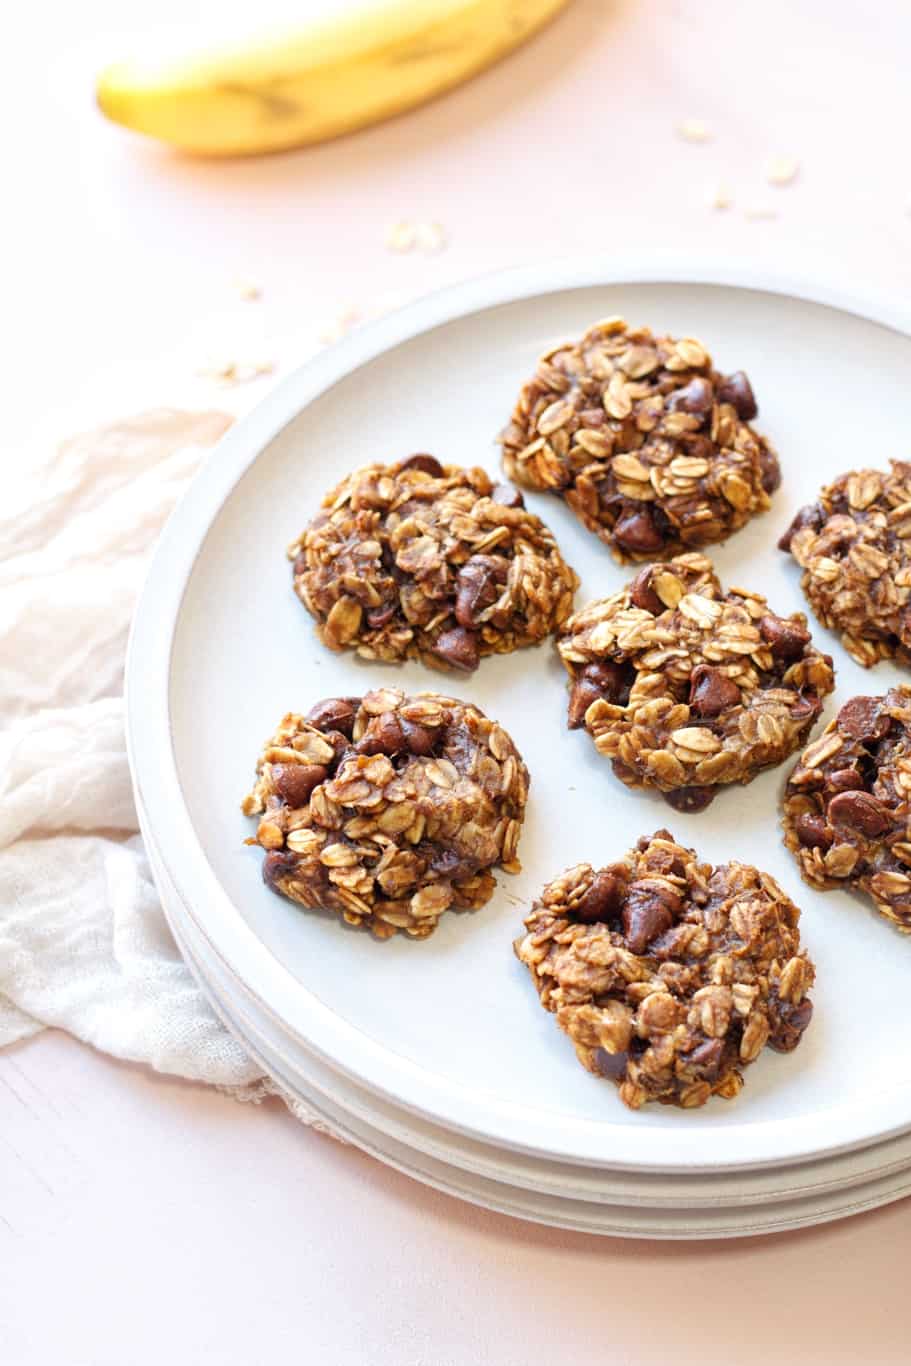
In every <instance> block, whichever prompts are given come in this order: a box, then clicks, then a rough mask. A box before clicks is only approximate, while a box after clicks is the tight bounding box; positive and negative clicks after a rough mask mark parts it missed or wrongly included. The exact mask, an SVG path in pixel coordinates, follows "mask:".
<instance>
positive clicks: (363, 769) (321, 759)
mask: <svg viewBox="0 0 911 1366" xmlns="http://www.w3.org/2000/svg"><path fill="white" fill-rule="evenodd" d="M256 772H257V778H256V784H255V786H254V788H253V791H252V792H251V793H250V794H249V796H247V797H246V798H245V799H244V802H243V811H244V813H245V814H246V815H248V816H258V817H259V823H258V826H257V831H256V836H255V838H253V839H251V840H248V841H247V842H248V843H249V844H258V845H260V846H261V847H262V848H263V849H265V850H266V857H265V860H264V862H263V879H264V881H265V882H266V883H267V885H268V886H270V887H272V888H273V890H275V891H277V892H281V893H282V894H283V895H284V896H287V897H290V898H291V900H292V901H298V902H300V904H301V905H302V906H308V907H318V906H321V907H324V908H325V909H327V910H331V911H338V912H339V913H340V914H341V916H342V917H343V919H345V920H346V921H347V922H348V923H349V924H350V925H367V926H368V927H369V928H370V929H371V930H372V931H373V933H374V934H375V935H376V936H377V938H379V939H388V938H389V936H390V935H392V934H394V933H395V931H396V930H397V929H400V930H404V931H405V933H406V934H409V935H411V936H412V938H414V939H424V938H426V936H427V935H428V934H430V933H431V932H432V931H433V930H434V929H435V927H436V924H437V921H438V920H439V918H440V916H441V915H442V914H443V912H444V911H445V910H447V909H448V908H449V907H459V908H461V909H463V910H471V911H476V910H479V909H480V907H481V906H483V905H485V904H486V902H487V901H489V900H490V897H491V895H492V893H493V890H494V886H495V883H494V877H493V873H492V872H491V869H492V868H495V867H497V866H499V867H501V868H503V869H504V870H505V871H506V872H509V873H515V872H518V871H519V868H520V865H519V862H518V859H517V858H516V845H517V843H518V839H519V832H520V830H521V827H522V821H523V818H524V815H525V802H526V799H527V796H528V770H527V769H526V767H525V765H524V763H523V762H522V759H521V756H520V755H519V752H518V750H517V749H516V747H515V745H514V744H513V742H512V740H511V739H510V737H509V736H508V735H507V734H506V732H505V730H503V729H502V728H501V727H500V726H498V725H497V724H496V723H495V722H494V721H489V720H488V719H487V717H486V716H485V715H484V714H483V712H480V711H478V709H477V707H473V706H471V705H470V704H469V703H467V702H459V701H457V700H456V699H455V698H452V697H441V696H439V695H438V694H436V693H418V694H417V696H416V697H406V696H405V694H404V693H402V692H399V691H398V690H397V689H394V688H380V689H377V690H376V691H375V692H369V693H367V694H366V695H365V696H364V697H334V698H328V699H327V700H325V701H323V702H318V703H317V704H316V706H315V707H313V708H312V709H311V711H309V712H308V713H307V715H306V716H299V715H298V714H297V713H295V712H289V713H288V715H287V716H285V717H284V718H283V719H282V721H281V722H280V724H279V726H278V729H277V730H276V732H275V734H274V735H273V736H271V738H270V739H269V740H267V741H266V744H265V746H264V748H263V752H262V755H261V757H260V759H259V763H258V764H257V769H256Z"/></svg>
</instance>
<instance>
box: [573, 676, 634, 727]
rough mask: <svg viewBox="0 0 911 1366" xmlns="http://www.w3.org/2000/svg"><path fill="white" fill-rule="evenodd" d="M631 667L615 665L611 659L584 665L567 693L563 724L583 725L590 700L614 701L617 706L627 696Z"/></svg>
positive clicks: (591, 701) (630, 680)
mask: <svg viewBox="0 0 911 1366" xmlns="http://www.w3.org/2000/svg"><path fill="white" fill-rule="evenodd" d="M632 673H633V670H632V669H631V667H630V665H628V664H618V663H617V662H615V661H614V660H612V659H604V660H601V661H599V662H598V663H596V664H586V666H585V668H584V669H583V670H582V672H581V674H579V675H578V677H577V678H576V680H575V682H574V683H573V686H572V690H571V692H570V694H569V709H568V714H567V725H568V727H569V729H570V730H578V729H579V727H580V726H583V725H584V724H585V713H586V712H587V711H588V709H589V707H590V706H591V704H592V703H593V702H597V701H598V700H599V699H603V700H604V701H605V702H617V703H620V704H621V705H622V704H623V703H625V702H626V700H627V699H628V698H629V690H630V683H631V682H632V677H631V675H632Z"/></svg>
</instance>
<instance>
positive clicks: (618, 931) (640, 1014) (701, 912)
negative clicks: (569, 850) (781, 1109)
mask: <svg viewBox="0 0 911 1366" xmlns="http://www.w3.org/2000/svg"><path fill="white" fill-rule="evenodd" d="M799 920H800V912H799V910H798V909H797V907H796V906H795V905H794V903H793V902H792V901H790V900H789V899H788V898H787V897H786V896H785V894H784V892H783V891H782V890H781V888H780V887H779V886H778V884H777V883H776V882H775V881H774V880H773V879H772V878H771V877H769V876H768V874H767V873H761V872H759V871H758V870H757V869H756V868H751V867H749V866H748V865H747V864H743V863H735V862H731V863H725V864H722V865H721V866H720V867H718V868H712V867H711V865H709V864H707V863H699V862H698V861H697V858H696V854H695V853H694V851H693V850H692V849H686V848H684V847H683V846H682V845H679V844H677V843H676V842H675V840H674V838H673V836H672V835H670V834H669V833H668V831H667V830H658V831H657V832H656V833H655V834H654V835H652V836H651V838H643V839H640V840H639V843H638V844H637V846H636V848H635V849H632V850H630V852H629V853H628V854H627V855H626V857H625V858H623V859H621V860H620V862H619V863H612V864H610V865H608V867H606V868H602V869H600V871H598V872H595V871H594V869H593V868H592V867H591V866H590V865H589V864H587V863H582V864H579V865H578V866H577V867H575V868H570V869H569V870H568V871H567V872H565V873H563V875H562V876H561V877H558V878H555V879H554V881H553V882H551V883H549V884H548V885H547V886H546V887H545V888H544V891H543V893H542V895H541V898H540V900H538V901H536V902H535V903H534V905H533V906H532V909H531V913H530V915H529V916H528V918H527V919H526V921H525V929H526V931H527V933H526V934H525V936H524V937H523V938H521V939H518V940H516V943H515V951H516V954H517V955H518V957H519V958H520V959H521V961H522V962H523V963H525V965H526V966H527V967H528V969H529V971H530V972H531V975H532V980H533V981H534V984H535V988H536V989H537V992H538V995H539V996H540V998H541V1004H542V1006H543V1007H544V1009H545V1010H549V1011H551V1012H552V1013H553V1014H554V1015H556V1017H557V1023H558V1024H559V1026H560V1028H561V1029H563V1030H564V1031H565V1032H566V1033H567V1034H568V1035H569V1037H570V1039H571V1040H572V1042H573V1046H574V1047H575V1050H576V1056H577V1057H578V1059H579V1061H580V1062H581V1064H582V1066H583V1067H585V1068H587V1069H588V1071H589V1072H593V1073H594V1074H595V1075H596V1076H601V1077H607V1078H609V1079H610V1080H611V1081H613V1082H615V1083H616V1084H617V1085H618V1086H619V1088H620V1099H621V1100H622V1101H623V1102H624V1103H625V1104H626V1105H628V1106H630V1108H631V1109H634V1110H635V1109H638V1108H639V1106H641V1105H643V1104H644V1103H645V1102H646V1101H650V1100H658V1101H661V1102H662V1104H665V1105H680V1106H683V1107H685V1108H691V1107H693V1106H696V1105H704V1104H705V1102H706V1101H707V1100H708V1098H709V1096H711V1095H719V1096H724V1097H725V1098H727V1099H730V1097H732V1096H735V1095H736V1094H737V1092H738V1091H739V1090H740V1088H741V1086H742V1085H743V1076H742V1069H743V1068H744V1067H745V1066H746V1065H747V1064H748V1063H751V1062H753V1061H754V1060H755V1059H756V1058H757V1057H758V1056H759V1053H760V1052H761V1051H762V1049H763V1048H764V1046H765V1045H766V1044H768V1045H769V1046H770V1047H771V1048H774V1049H776V1050H778V1051H779V1052H782V1053H788V1052H790V1051H791V1049H793V1048H796V1047H797V1045H798V1043H799V1042H800V1039H801V1035H802V1034H803V1031H804V1030H805V1029H806V1027H807V1025H808V1024H809V1022H810V1016H811V1014H812V1011H813V1007H812V1004H811V1003H810V1001H809V1000H808V999H807V992H808V991H809V989H810V987H811V986H812V985H813V978H814V975H815V970H814V967H813V964H812V963H811V962H810V960H809V958H808V957H807V956H806V954H805V953H804V952H803V951H802V950H801V947H800V932H799V930H798V922H799Z"/></svg>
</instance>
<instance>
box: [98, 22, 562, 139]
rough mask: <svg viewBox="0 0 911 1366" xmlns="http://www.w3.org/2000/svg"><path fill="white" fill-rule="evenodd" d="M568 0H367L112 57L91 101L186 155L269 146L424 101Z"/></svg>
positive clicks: (344, 128) (334, 131)
mask: <svg viewBox="0 0 911 1366" xmlns="http://www.w3.org/2000/svg"><path fill="white" fill-rule="evenodd" d="M568 3H569V0H373V3H371V4H362V5H360V6H359V7H358V8H357V9H351V8H350V7H349V8H348V9H347V10H345V11H344V12H342V13H336V14H335V15H329V16H325V17H323V18H322V19H319V18H317V19H314V20H310V21H309V22H303V21H302V22H301V23H299V24H297V25H296V26H289V27H287V28H285V29H281V28H276V29H274V30H272V31H271V32H263V33H260V34H259V35H258V36H257V35H254V36H251V37H249V38H245V39H237V38H235V39H234V40H228V41H224V42H222V43H221V44H219V45H217V46H212V47H208V48H207V47H205V46H201V47H200V49H199V50H198V51H190V52H187V53H186V54H185V55H183V56H180V57H175V58H170V57H167V56H165V57H159V58H156V57H152V56H146V57H138V58H135V59H133V60H130V61H124V62H118V63H115V64H114V65H113V66H109V67H108V68H107V69H106V70H105V71H103V72H102V73H101V75H100V76H99V78H98V83H97V88H96V96H97V101H98V105H99V107H100V108H101V110H102V112H103V113H104V114H106V115H107V117H108V118H109V119H112V120H113V121H114V122H115V123H120V124H123V125H124V126H125V127H127V128H131V129H133V130H135V131H136V132H139V133H146V134H148V135H149V136H150V137H155V138H159V139H161V140H162V141H164V142H168V143H172V144H173V145H174V146H176V147H180V148H182V149H183V150H184V151H187V152H193V153H197V154H201V155H206V156H242V155H252V154H255V153H259V152H278V151H282V150H285V149H287V148H290V147H300V146H303V145H305V144H307V143H313V142H321V141H323V140H324V139H326V138H333V137H337V136H338V135H339V134H341V133H349V132H351V131H352V130H354V129H356V128H361V127H363V126H364V125H365V124H369V123H374V122H376V121H378V120H380V119H385V118H388V117H390V116H391V115H393V114H399V113H401V112H402V111H404V110H406V109H411V108H413V107H414V106H415V105H417V104H421V103H423V102H424V101H425V100H429V99H431V98H432V97H433V96H434V95H438V94H439V93H440V92H441V91H443V90H448V89H449V88H450V87H451V86H454V85H457V84H458V83H459V82H460V81H463V80H465V79H466V78H467V77H469V76H472V75H474V73H475V72H477V71H480V70H481V69H482V68H483V67H485V66H488V65H489V64H490V63H491V62H494V61H496V60H497V59H498V58H499V57H502V56H504V55H505V54H506V53H507V52H509V51H510V50H511V49H512V48H514V47H516V46H517V44H519V43H521V42H523V41H524V39H526V38H528V37H529V36H530V35H531V34H532V33H534V32H535V31H536V30H537V29H538V28H540V27H541V26H542V25H543V24H545V23H546V22H547V21H548V20H549V19H551V18H552V17H553V16H554V15H555V14H557V13H558V11H559V10H561V9H563V8H564V7H565V6H566V5H567V4H568Z"/></svg>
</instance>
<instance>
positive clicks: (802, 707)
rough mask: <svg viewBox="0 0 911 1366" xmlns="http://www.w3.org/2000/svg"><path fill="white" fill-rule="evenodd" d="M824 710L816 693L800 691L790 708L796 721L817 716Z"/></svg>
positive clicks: (789, 711) (789, 710)
mask: <svg viewBox="0 0 911 1366" xmlns="http://www.w3.org/2000/svg"><path fill="white" fill-rule="evenodd" d="M821 711H822V702H821V701H820V699H819V698H818V697H817V696H816V694H815V693H799V694H798V696H797V697H796V698H795V699H794V701H793V702H792V703H791V706H790V708H789V709H788V715H789V716H790V717H791V719H792V720H794V721H806V720H809V719H811V718H814V717H817V716H818V715H819V713H820V712H821Z"/></svg>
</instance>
